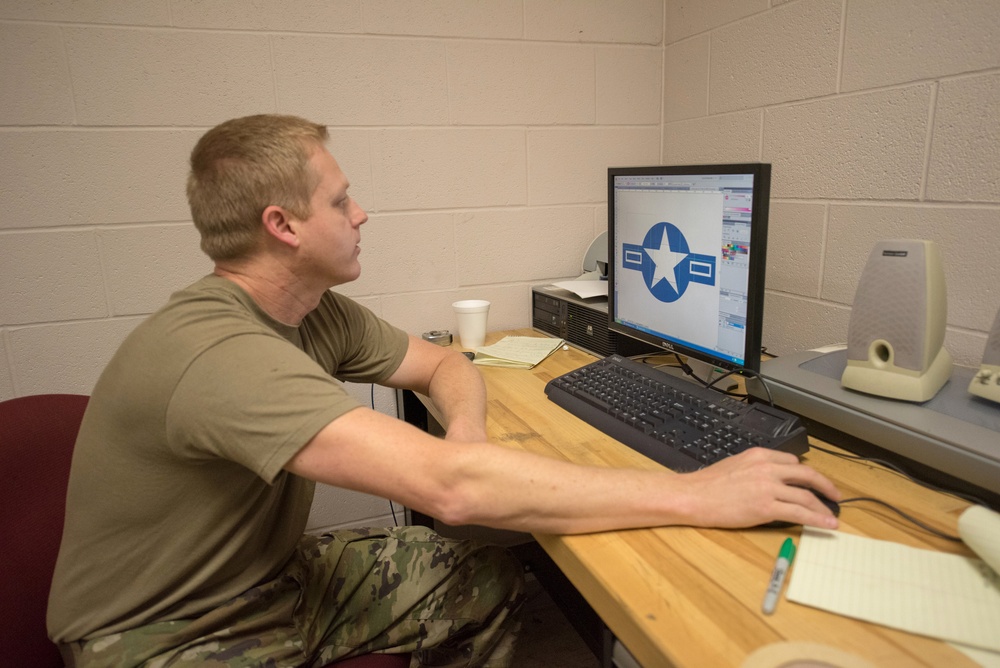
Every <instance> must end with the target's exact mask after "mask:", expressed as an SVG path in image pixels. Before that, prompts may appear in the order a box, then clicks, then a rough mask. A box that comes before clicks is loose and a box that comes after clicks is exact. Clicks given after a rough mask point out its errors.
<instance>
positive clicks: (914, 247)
mask: <svg viewBox="0 0 1000 668" xmlns="http://www.w3.org/2000/svg"><path fill="white" fill-rule="evenodd" d="M947 317H948V301H947V295H946V294H945V280H944V266H943V264H942V261H941V251H940V250H939V249H938V247H937V245H936V244H935V243H934V242H932V241H926V240H922V239H894V240H887V241H880V242H879V243H877V244H875V248H873V249H872V252H871V255H869V256H868V264H866V265H865V268H864V271H863V272H862V273H861V280H860V281H859V282H858V289H857V292H856V293H855V295H854V305H853V307H852V309H851V321H850V324H849V326H848V330H847V368H846V369H844V373H843V375H842V376H841V379H840V382H841V384H842V385H843V386H844V387H847V388H850V389H852V390H858V391H859V392H866V393H868V394H875V395H878V396H882V397H890V398H892V399H902V400H905V401H927V400H928V399H930V398H932V397H933V396H934V395H935V394H937V391H938V390H940V389H941V386H942V385H944V384H945V383H946V382H947V381H948V378H950V377H951V368H952V360H951V355H950V354H948V351H947V350H945V349H944V347H943V345H942V344H943V343H944V329H945V324H946V322H947Z"/></svg>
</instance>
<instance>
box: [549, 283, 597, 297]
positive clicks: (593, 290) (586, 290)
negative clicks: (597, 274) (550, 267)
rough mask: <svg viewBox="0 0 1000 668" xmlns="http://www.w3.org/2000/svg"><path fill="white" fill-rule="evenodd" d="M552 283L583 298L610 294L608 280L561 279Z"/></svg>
mask: <svg viewBox="0 0 1000 668" xmlns="http://www.w3.org/2000/svg"><path fill="white" fill-rule="evenodd" d="M552 285H554V286H556V287H557V288H562V289H563V290H569V291H570V292H572V293H573V294H575V295H576V296H578V297H581V298H583V299H590V298H591V297H607V296H608V282H607V281H560V282H558V283H553V284H552Z"/></svg>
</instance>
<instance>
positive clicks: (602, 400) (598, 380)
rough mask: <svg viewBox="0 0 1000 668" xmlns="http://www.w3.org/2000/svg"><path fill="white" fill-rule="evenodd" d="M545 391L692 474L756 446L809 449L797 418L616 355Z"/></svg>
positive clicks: (561, 403) (654, 457)
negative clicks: (742, 400) (746, 402)
mask: <svg viewBox="0 0 1000 668" xmlns="http://www.w3.org/2000/svg"><path fill="white" fill-rule="evenodd" d="M545 394H547V395H548V397H549V399H550V400H552V401H553V402H555V403H556V404H558V405H559V406H561V407H563V408H564V409H566V410H567V411H569V412H570V413H572V414H573V415H575V416H576V417H578V418H580V419H581V420H583V421H584V422H586V423H588V424H589V425H591V426H593V427H596V428H597V429H600V430H601V431H603V432H604V433H605V434H607V435H608V436H611V437H612V438H614V439H617V440H618V441H621V442H622V443H624V444H625V445H627V446H628V447H630V448H632V449H633V450H636V451H638V452H641V453H642V454H644V455H646V456H647V457H649V458H650V459H652V460H654V461H656V462H659V463H660V464H663V465H664V466H666V467H667V468H670V469H673V470H674V471H693V470H696V469H699V468H702V467H704V466H707V465H709V464H712V463H714V462H717V461H719V460H720V459H722V458H724V457H728V456H730V455H735V454H736V453H738V452H742V451H743V450H746V449H748V448H752V447H755V446H759V447H764V448H772V449H775V450H783V451H785V452H790V453H792V454H795V455H801V454H803V453H805V452H806V451H807V450H808V449H809V443H808V441H807V437H806V429H805V427H804V426H802V423H801V422H800V421H799V418H798V417H796V416H795V415H792V414H790V413H787V412H785V411H783V410H781V409H779V408H774V407H773V406H769V405H767V404H760V403H758V404H745V403H743V402H741V401H737V400H736V399H733V398H732V397H728V396H726V395H724V394H722V393H721V392H718V391H716V390H712V389H709V388H706V387H703V386H700V385H696V384H694V383H693V382H691V381H688V380H684V379H683V378H678V377H676V376H671V375H669V374H666V373H663V372H662V371H658V370H656V369H655V368H653V367H651V366H649V365H647V364H642V363H639V362H635V361H633V360H630V359H627V358H625V357H621V356H620V355H611V356H610V357H607V358H605V359H603V360H599V361H597V362H594V363H592V364H588V365H587V366H584V367H581V368H579V369H577V370H575V371H571V372H569V373H567V374H564V375H562V376H560V377H558V378H554V379H552V380H551V381H549V382H548V384H547V385H546V386H545Z"/></svg>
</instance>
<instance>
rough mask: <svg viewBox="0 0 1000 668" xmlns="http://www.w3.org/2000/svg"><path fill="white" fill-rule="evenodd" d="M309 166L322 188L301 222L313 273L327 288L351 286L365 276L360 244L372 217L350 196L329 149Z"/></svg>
mask: <svg viewBox="0 0 1000 668" xmlns="http://www.w3.org/2000/svg"><path fill="white" fill-rule="evenodd" d="M309 166H310V168H311V169H312V170H313V172H314V173H315V174H316V175H317V176H319V185H318V186H316V190H315V191H313V194H312V199H311V200H310V203H311V205H312V213H311V215H310V216H309V217H308V218H307V219H306V220H304V221H301V225H300V230H301V236H302V247H301V251H302V252H303V257H304V259H305V261H306V266H307V267H308V270H309V272H310V273H315V275H316V278H318V279H319V280H320V281H322V282H323V283H326V284H327V287H331V286H334V285H340V284H342V283H348V282H350V281H353V280H355V279H356V278H358V276H360V275H361V263H360V262H358V255H359V254H360V253H361V248H360V247H359V246H358V243H359V242H360V241H361V226H362V225H363V224H364V223H365V222H366V221H367V220H368V214H367V213H365V211H364V209H362V208H361V207H360V206H358V203H357V202H355V201H354V200H353V199H352V198H351V196H350V195H349V194H348V192H347V189H348V187H349V186H350V183H349V182H348V180H347V177H346V176H345V175H344V172H342V171H341V169H340V165H338V164H337V161H336V160H334V159H333V156H332V155H330V152H329V151H327V150H326V148H324V147H319V148H317V149H315V150H314V151H313V154H312V156H311V157H310V159H309Z"/></svg>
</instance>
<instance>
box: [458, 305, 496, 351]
mask: <svg viewBox="0 0 1000 668" xmlns="http://www.w3.org/2000/svg"><path fill="white" fill-rule="evenodd" d="M451 307H452V308H453V309H455V316H456V317H457V318H458V338H459V340H460V341H461V343H462V347H463V348H470V349H473V348H478V347H480V346H481V345H483V344H484V343H486V317H487V316H488V315H489V312H490V303H489V302H488V301H486V300H485V299H463V300H462V301H458V302H455V303H454V304H452V305H451Z"/></svg>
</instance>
